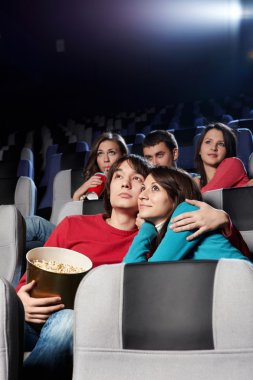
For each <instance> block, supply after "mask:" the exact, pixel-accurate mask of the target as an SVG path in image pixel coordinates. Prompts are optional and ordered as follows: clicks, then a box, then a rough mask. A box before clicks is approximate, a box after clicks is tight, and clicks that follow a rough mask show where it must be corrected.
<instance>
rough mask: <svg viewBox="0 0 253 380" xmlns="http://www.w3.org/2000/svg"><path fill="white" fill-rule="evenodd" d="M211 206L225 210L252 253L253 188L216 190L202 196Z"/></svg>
mask: <svg viewBox="0 0 253 380" xmlns="http://www.w3.org/2000/svg"><path fill="white" fill-rule="evenodd" d="M203 200H204V201H205V202H207V203H209V204H210V205H211V206H213V207H215V208H218V209H222V210H225V211H226V212H227V213H228V214H229V216H230V218H231V220H232V222H233V224H234V225H235V227H236V228H237V229H238V230H239V231H240V233H241V235H242V237H243V239H244V240H245V242H246V244H247V245H248V247H249V250H250V251H251V252H252V253H253V187H252V186H249V187H236V188H229V189H217V190H211V191H207V192H205V193H204V194H203Z"/></svg>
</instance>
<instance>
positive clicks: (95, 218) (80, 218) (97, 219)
mask: <svg viewBox="0 0 253 380" xmlns="http://www.w3.org/2000/svg"><path fill="white" fill-rule="evenodd" d="M62 223H65V224H69V225H82V224H90V223H96V224H97V223H99V224H100V223H104V219H103V214H97V215H71V216H67V217H66V218H64V219H63V221H62Z"/></svg>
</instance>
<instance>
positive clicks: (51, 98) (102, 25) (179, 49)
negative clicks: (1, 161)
mask: <svg viewBox="0 0 253 380" xmlns="http://www.w3.org/2000/svg"><path fill="white" fill-rule="evenodd" d="M232 3H233V1H232V0H225V1H217V0H209V1H207V0H201V1H200V0H199V1H190V0H174V1H171V0H167V1H164V0H156V1H155V0H145V1H144V0H117V1H116V0H92V1H91V0H84V1H81V0H72V1H67V0H40V1H38V0H19V1H18V0H9V1H8V3H7V2H6V3H1V7H0V102H1V111H0V124H1V130H3V129H4V130H11V129H13V128H15V129H22V128H24V129H25V128H31V127H33V128H35V127H36V126H39V125H41V124H42V123H45V122H46V123H54V122H57V121H64V120H66V119H67V118H69V117H72V118H75V119H76V120H78V119H80V120H81V118H82V117H83V116H84V115H94V114H101V113H104V114H106V115H110V113H115V112H119V111H131V110H137V109H142V108H145V107H150V106H157V107H162V106H164V105H167V104H170V103H175V102H182V101H192V100H197V99H209V98H211V97H214V98H216V99H219V98H222V97H224V96H226V95H229V96H238V95H239V94H240V93H247V94H249V95H252V92H253V90H252V89H253V85H252V84H253V25H252V18H251V9H250V6H251V4H250V3H251V2H250V1H241V5H242V7H243V9H244V12H245V10H246V11H247V14H246V16H245V15H244V18H242V19H241V21H240V22H238V24H237V25H236V24H233V22H232V21H231V19H230V18H229V17H228V15H227V14H226V9H228V8H226V7H229V6H231V4H232ZM224 9H225V11H224Z"/></svg>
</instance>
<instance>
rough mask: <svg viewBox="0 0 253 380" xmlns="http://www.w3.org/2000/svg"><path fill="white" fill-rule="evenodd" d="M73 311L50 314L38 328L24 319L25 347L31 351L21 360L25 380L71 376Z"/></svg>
mask: <svg viewBox="0 0 253 380" xmlns="http://www.w3.org/2000/svg"><path fill="white" fill-rule="evenodd" d="M73 320H74V311H73V310H70V309H64V310H61V311H58V312H56V313H54V314H52V315H51V316H50V317H49V318H48V320H47V321H46V323H45V324H44V326H43V327H42V329H41V331H40V328H39V326H38V328H36V327H35V326H34V325H31V324H28V323H26V325H25V350H31V349H32V352H31V353H30V355H29V356H28V358H27V359H26V360H25V361H24V365H23V378H24V379H25V380H37V379H44V380H51V379H52V380H57V379H61V380H71V379H72V368H73V324H74V321H73Z"/></svg>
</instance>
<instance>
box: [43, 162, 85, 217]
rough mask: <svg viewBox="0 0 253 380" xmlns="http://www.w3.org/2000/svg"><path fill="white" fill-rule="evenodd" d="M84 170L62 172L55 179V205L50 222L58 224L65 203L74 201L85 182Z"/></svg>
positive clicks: (53, 205) (53, 204)
mask: <svg viewBox="0 0 253 380" xmlns="http://www.w3.org/2000/svg"><path fill="white" fill-rule="evenodd" d="M82 172H83V169H80V170H78V169H77V170H72V169H67V170H61V171H59V172H58V173H57V174H56V176H55V178H54V184H53V203H52V213H51V217H50V222H52V223H54V224H57V220H58V216H59V212H60V211H61V208H62V207H63V206H64V205H65V203H67V202H70V201H71V200H72V197H73V194H74V192H75V190H76V189H78V187H80V186H81V184H82V183H83V182H84V179H83V177H82Z"/></svg>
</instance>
